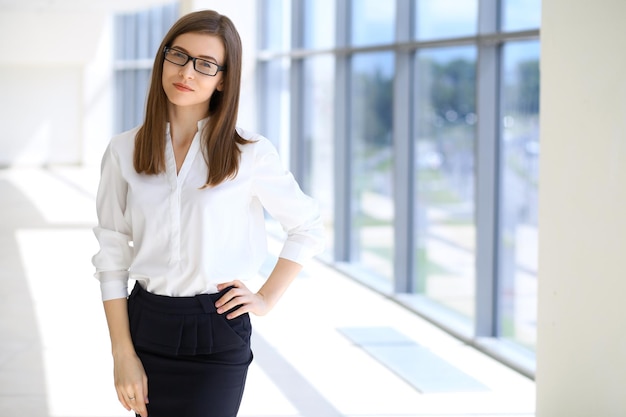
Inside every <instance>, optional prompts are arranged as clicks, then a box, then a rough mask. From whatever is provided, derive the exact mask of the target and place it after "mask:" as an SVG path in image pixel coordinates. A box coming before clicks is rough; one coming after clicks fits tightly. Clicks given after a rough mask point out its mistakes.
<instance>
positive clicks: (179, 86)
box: [174, 83, 193, 92]
mask: <svg viewBox="0 0 626 417" xmlns="http://www.w3.org/2000/svg"><path fill="white" fill-rule="evenodd" d="M174 87H176V89H177V90H178V91H183V92H191V91H193V89H192V88H191V87H189V86H188V85H186V84H181V83H174Z"/></svg>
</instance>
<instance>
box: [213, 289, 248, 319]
mask: <svg viewBox="0 0 626 417" xmlns="http://www.w3.org/2000/svg"><path fill="white" fill-rule="evenodd" d="M229 292H230V291H229ZM250 295H251V294H247V293H246V294H238V293H234V294H233V296H232V297H231V295H228V297H231V298H230V299H229V300H228V301H226V302H225V303H223V304H222V305H218V304H216V307H218V308H217V312H218V314H223V313H226V312H229V311H230V310H232V309H235V308H238V307H240V306H242V305H245V304H249V303H250V302H251V297H250Z"/></svg>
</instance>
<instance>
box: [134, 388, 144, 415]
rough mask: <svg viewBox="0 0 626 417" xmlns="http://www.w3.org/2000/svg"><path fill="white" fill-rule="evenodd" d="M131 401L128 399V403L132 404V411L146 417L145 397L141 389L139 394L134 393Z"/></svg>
mask: <svg viewBox="0 0 626 417" xmlns="http://www.w3.org/2000/svg"><path fill="white" fill-rule="evenodd" d="M131 397H134V398H132V399H130V403H131V404H132V409H133V410H134V411H135V412H136V413H137V414H139V415H140V416H142V417H146V416H147V415H148V409H147V408H146V402H145V398H146V395H145V393H144V392H143V388H142V389H141V390H140V392H136V393H135V395H134V396H131Z"/></svg>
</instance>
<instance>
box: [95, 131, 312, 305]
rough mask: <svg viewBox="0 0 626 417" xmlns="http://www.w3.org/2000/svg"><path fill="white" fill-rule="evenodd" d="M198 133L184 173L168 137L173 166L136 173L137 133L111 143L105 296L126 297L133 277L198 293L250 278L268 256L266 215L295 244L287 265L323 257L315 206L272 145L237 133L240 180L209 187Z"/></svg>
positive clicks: (103, 203) (179, 292)
mask: <svg viewBox="0 0 626 417" xmlns="http://www.w3.org/2000/svg"><path fill="white" fill-rule="evenodd" d="M205 123H206V119H205V120H202V121H200V122H198V133H196V135H195V137H194V138H193V141H192V143H191V147H190V148H189V151H188V153H187V156H186V158H185V160H184V162H183V165H182V167H181V168H180V172H179V173H178V175H177V174H176V161H175V159H174V150H173V148H172V143H171V137H170V133H169V124H168V127H167V135H166V138H165V139H164V140H166V149H165V159H166V169H165V172H164V173H161V174H158V175H145V174H137V172H135V169H134V167H133V149H134V141H135V134H136V133H137V130H138V128H135V129H133V130H130V131H128V132H124V133H122V134H120V135H118V136H116V137H114V138H113V139H112V140H111V143H110V144H109V146H108V147H107V149H106V151H105V153H104V156H103V159H102V167H101V179H100V186H99V188H98V196H97V202H96V205H97V212H98V226H97V227H95V228H94V233H95V235H96V238H97V239H98V242H99V244H100V250H99V252H98V253H96V254H95V255H94V256H93V258H92V262H93V265H94V266H95V268H96V273H95V276H96V278H98V279H99V280H100V287H101V290H102V299H103V300H110V299H115V298H125V297H126V296H127V295H128V280H129V278H130V279H135V280H137V281H138V282H139V283H140V285H142V287H144V288H145V289H146V290H148V291H149V292H151V293H154V294H159V295H167V296H181V297H182V296H192V295H196V294H203V293H215V292H217V288H216V286H217V284H219V283H221V282H227V281H231V280H234V279H239V280H246V279H249V278H251V277H253V276H254V275H255V274H256V273H257V272H258V270H259V269H260V267H261V265H262V263H263V262H264V260H265V257H266V255H267V238H266V230H265V217H264V210H263V209H264V208H265V209H266V210H267V212H268V213H269V214H270V215H271V216H272V217H274V218H275V219H276V220H278V221H279V222H280V223H281V225H282V227H283V229H284V230H285V232H286V233H287V238H286V240H285V242H284V245H283V248H282V251H281V253H280V255H279V256H280V257H281V258H285V259H288V260H291V261H294V262H297V263H300V264H303V263H305V262H306V261H307V260H308V259H310V258H312V257H313V256H315V255H317V254H319V253H320V252H321V251H322V250H323V246H324V244H323V243H324V239H323V227H322V222H321V218H320V213H319V209H318V206H317V203H316V201H315V200H313V199H312V198H310V197H309V196H307V195H305V194H304V193H303V192H302V191H301V189H300V187H299V186H298V184H297V182H296V181H295V179H294V177H293V175H291V173H290V172H289V171H286V170H285V169H284V168H283V166H282V164H281V162H280V159H279V156H278V153H277V151H276V149H275V148H274V146H273V145H272V143H271V142H270V141H269V140H267V139H266V138H264V137H262V136H260V135H258V134H252V133H251V132H247V131H244V130H242V129H238V133H239V134H240V135H241V136H242V137H243V138H245V139H249V140H253V141H256V142H254V143H250V144H246V145H240V149H241V160H240V164H239V171H238V173H237V175H236V177H234V178H232V179H229V180H226V181H224V182H223V183H221V184H219V185H218V186H216V187H212V188H206V189H200V187H202V186H203V185H204V184H205V182H206V179H207V166H206V162H205V160H204V157H203V155H202V152H201V150H200V132H201V130H202V127H203V126H204V124H205Z"/></svg>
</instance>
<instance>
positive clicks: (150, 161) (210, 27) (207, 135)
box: [133, 10, 249, 188]
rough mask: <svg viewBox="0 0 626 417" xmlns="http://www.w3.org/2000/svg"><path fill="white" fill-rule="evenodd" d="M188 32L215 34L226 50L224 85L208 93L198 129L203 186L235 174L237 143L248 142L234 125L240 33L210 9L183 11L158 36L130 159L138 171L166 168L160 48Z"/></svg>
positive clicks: (236, 167)
mask: <svg viewBox="0 0 626 417" xmlns="http://www.w3.org/2000/svg"><path fill="white" fill-rule="evenodd" d="M190 32H193V33H203V34H208V35H214V36H217V37H219V38H220V39H221V40H222V42H223V43H224V49H225V51H226V54H225V55H226V56H225V58H224V64H223V65H224V66H225V67H226V69H225V71H224V72H223V75H222V76H223V77H224V79H223V88H222V91H218V90H215V92H214V93H213V95H212V96H211V100H210V101H209V106H208V107H209V108H208V109H207V114H208V115H209V116H210V117H209V121H208V123H207V125H206V126H205V128H204V129H203V131H202V132H201V144H202V154H203V156H204V160H205V161H206V163H207V166H208V167H209V169H208V172H209V174H208V178H207V181H206V184H205V185H204V187H209V186H215V185H218V184H220V183H221V182H223V181H224V180H226V179H228V178H232V177H234V176H235V175H236V174H237V171H238V169H239V156H240V153H241V150H240V149H239V147H238V146H237V145H238V144H246V143H249V142H248V141H247V140H245V139H243V138H242V137H241V136H240V135H239V134H238V133H237V131H236V129H235V125H236V122H237V112H238V109H239V91H240V83H241V54H242V51H241V49H242V48H241V39H240V38H239V34H238V33H237V29H235V26H234V25H233V22H232V21H231V20H230V19H229V18H228V17H226V16H222V15H220V14H219V13H217V12H215V11H212V10H203V11H198V12H193V13H190V14H187V15H185V16H183V17H181V18H180V19H179V20H178V21H177V22H176V23H175V24H174V26H172V28H171V29H170V30H169V32H168V33H167V35H165V38H164V39H163V42H161V46H159V50H158V51H157V54H156V57H155V59H154V66H153V68H152V80H151V82H150V89H149V90H148V100H147V103H146V116H145V120H144V123H143V125H142V126H141V128H140V129H139V131H138V132H137V135H136V136H135V153H134V159H133V163H134V166H135V170H136V171H137V172H138V173H145V174H159V173H161V172H164V171H165V140H164V138H165V133H166V126H167V105H168V99H167V96H166V95H165V91H164V90H163V84H162V81H161V77H162V75H163V61H164V58H165V57H164V52H163V49H164V48H165V47H166V46H171V44H172V42H173V41H174V39H176V37H178V36H179V35H182V34H184V33H190ZM204 187H203V188H204Z"/></svg>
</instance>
